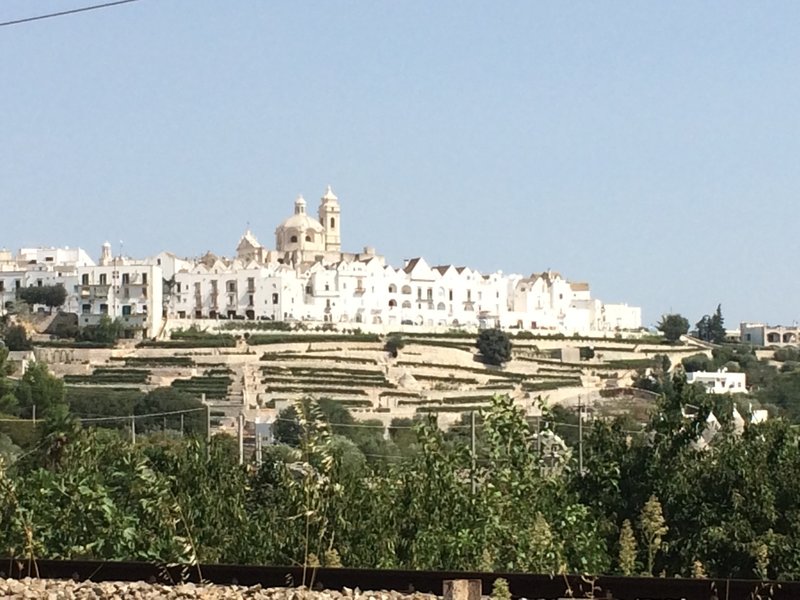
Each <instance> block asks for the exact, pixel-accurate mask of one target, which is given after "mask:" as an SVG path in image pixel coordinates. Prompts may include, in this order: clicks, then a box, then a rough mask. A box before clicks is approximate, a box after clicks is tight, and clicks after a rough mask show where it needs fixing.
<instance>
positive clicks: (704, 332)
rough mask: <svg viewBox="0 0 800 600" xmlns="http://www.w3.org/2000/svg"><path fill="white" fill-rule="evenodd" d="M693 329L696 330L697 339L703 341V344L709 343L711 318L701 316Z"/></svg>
mask: <svg viewBox="0 0 800 600" xmlns="http://www.w3.org/2000/svg"><path fill="white" fill-rule="evenodd" d="M695 329H696V330H697V339H699V340H703V341H704V342H710V341H711V317H710V316H708V315H703V318H702V319H700V320H699V321H698V322H697V323H695Z"/></svg>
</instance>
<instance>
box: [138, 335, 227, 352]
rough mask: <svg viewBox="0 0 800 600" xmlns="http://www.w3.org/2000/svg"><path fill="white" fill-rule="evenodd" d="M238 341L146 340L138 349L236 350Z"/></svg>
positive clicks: (140, 343) (220, 339) (210, 338)
mask: <svg viewBox="0 0 800 600" xmlns="http://www.w3.org/2000/svg"><path fill="white" fill-rule="evenodd" d="M235 347H236V340H235V339H234V338H231V337H222V336H219V337H208V338H187V339H178V340H160V341H154V340H144V341H141V342H139V343H138V344H137V348H175V349H177V348H235Z"/></svg>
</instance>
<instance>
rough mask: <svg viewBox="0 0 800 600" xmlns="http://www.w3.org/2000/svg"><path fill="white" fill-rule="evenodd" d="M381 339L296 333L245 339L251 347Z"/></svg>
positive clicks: (373, 336)
mask: <svg viewBox="0 0 800 600" xmlns="http://www.w3.org/2000/svg"><path fill="white" fill-rule="evenodd" d="M380 341H381V337H380V336H379V335H376V334H372V333H350V334H331V333H321V334H313V333H298V334H277V333H276V334H256V335H251V336H250V337H248V338H247V343H248V344H249V345H251V346H265V345H268V344H304V343H314V342H380Z"/></svg>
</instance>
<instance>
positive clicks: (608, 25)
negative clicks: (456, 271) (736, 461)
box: [0, 0, 800, 326]
mask: <svg viewBox="0 0 800 600" xmlns="http://www.w3.org/2000/svg"><path fill="white" fill-rule="evenodd" d="M92 2H93V0H74V1H73V0H69V1H67V0H61V1H48V0H3V1H2V2H0V21H6V20H11V19H15V18H21V17H26V16H31V15H35V14H39V13H45V12H49V11H51V10H64V9H67V8H72V7H78V6H83V5H86V4H91V3H92ZM798 32H800V2H796V1H793V2H767V3H756V2H748V3H745V2H733V1H730V0H728V1H724V2H700V1H697V0H692V1H687V2H660V3H655V2H588V1H587V2H566V1H562V0H559V1H557V2H556V1H554V2H549V3H545V2H500V1H493V2H465V1H459V2H445V1H440V0H437V1H436V2H431V1H429V0H426V1H420V2H412V1H407V0H404V1H403V2H374V1H366V0H365V1H363V2H315V3H311V2H264V1H255V0H239V1H237V2H219V1H211V0H203V1H201V0H140V1H139V2H135V3H132V4H127V5H122V6H119V7H115V8H110V9H105V10H98V11H93V12H89V13H83V14H79V15H74V16H68V17H61V18H57V19H49V20H44V21H38V22H33V23H28V24H23V25H16V26H10V27H0V74H1V77H0V207H1V208H2V211H1V212H0V247H7V248H10V249H16V248H18V247H20V246H30V245H39V244H43V245H70V246H81V247H84V248H86V249H88V250H89V251H90V253H91V254H92V255H93V256H96V255H97V254H99V249H100V245H101V243H102V242H103V241H105V240H106V239H108V240H110V241H112V242H113V243H114V246H115V250H116V249H117V247H118V241H119V240H124V250H125V253H126V254H131V255H133V256H142V257H143V256H147V255H152V254H155V253H156V252H158V251H160V250H172V251H174V252H176V253H178V254H180V255H185V256H193V255H198V254H200V253H202V252H204V251H205V250H212V251H214V252H217V253H220V254H226V255H231V254H232V253H233V251H234V248H235V246H236V243H237V241H238V239H239V236H240V235H241V233H242V232H243V230H244V229H245V227H246V225H247V223H248V222H249V224H250V227H251V229H252V230H253V231H254V233H255V234H256V235H257V236H258V237H259V238H260V240H261V241H262V242H264V243H266V244H268V245H270V246H272V245H273V244H274V229H275V227H276V225H277V224H278V223H279V222H280V221H281V220H283V219H284V218H285V217H287V216H288V215H289V214H290V213H291V210H292V202H293V200H294V198H295V196H296V195H297V194H298V193H302V194H304V195H305V197H306V199H307V200H308V201H309V207H310V208H312V207H313V208H314V210H315V209H316V205H317V203H318V199H319V197H320V196H321V195H322V193H323V191H324V188H325V185H326V184H328V183H330V184H332V185H333V187H334V191H335V192H336V193H337V194H338V196H339V198H340V201H341V204H342V211H343V218H342V230H343V237H344V245H345V247H346V249H348V250H358V249H360V248H361V247H363V246H365V245H371V246H375V247H376V248H377V249H378V251H379V252H381V253H383V254H385V255H386V256H387V257H388V258H389V259H390V261H391V262H392V263H395V264H397V263H400V261H401V260H402V259H403V258H404V257H412V256H417V255H422V256H425V258H426V259H427V260H428V261H429V262H431V263H434V264H439V263H457V264H466V265H469V266H472V267H474V268H478V269H480V270H483V271H494V270H497V269H502V270H503V271H504V272H507V273H510V272H521V273H530V272H533V271H540V270H543V269H547V268H552V269H553V270H558V271H560V272H561V273H562V274H563V275H564V276H566V277H568V278H569V279H572V280H578V281H581V280H585V281H589V282H590V284H591V286H592V290H593V294H594V295H595V296H596V297H599V298H601V299H603V300H605V301H622V302H628V303H630V304H635V305H640V306H642V307H643V310H644V320H645V322H646V323H647V324H651V323H654V322H655V321H656V320H657V319H658V317H659V315H660V314H662V313H663V312H666V311H669V310H672V311H677V312H681V313H683V314H685V315H686V316H687V317H688V318H689V319H690V321H691V322H692V323H694V322H695V321H697V320H698V319H699V318H700V317H701V316H702V315H703V314H704V313H708V312H711V311H713V309H714V308H715V307H716V305H717V303H718V302H721V303H722V305H723V314H724V315H725V316H726V324H727V325H728V326H735V325H736V324H737V323H738V322H739V320H766V321H769V322H783V323H791V322H792V321H794V320H796V319H800V306H798V298H800V277H798V275H797V273H798V268H797V262H798V259H797V249H798V240H799V239H800V238H799V237H798V226H800V222H799V221H798V202H797V201H798V193H799V192H800V77H798V74H800V35H798Z"/></svg>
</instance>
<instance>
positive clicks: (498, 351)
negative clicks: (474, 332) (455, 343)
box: [477, 329, 511, 365]
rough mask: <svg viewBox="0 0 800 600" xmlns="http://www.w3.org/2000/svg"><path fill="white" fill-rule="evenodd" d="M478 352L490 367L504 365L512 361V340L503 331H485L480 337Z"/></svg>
mask: <svg viewBox="0 0 800 600" xmlns="http://www.w3.org/2000/svg"><path fill="white" fill-rule="evenodd" d="M477 346H478V352H480V353H481V356H482V357H483V360H484V361H485V362H486V363H488V364H490V365H502V364H503V363H506V362H508V361H509V360H511V338H510V337H509V335H508V334H507V333H506V332H505V331H503V330H502V329H484V330H483V331H481V333H480V335H479V336H478V342H477Z"/></svg>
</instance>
